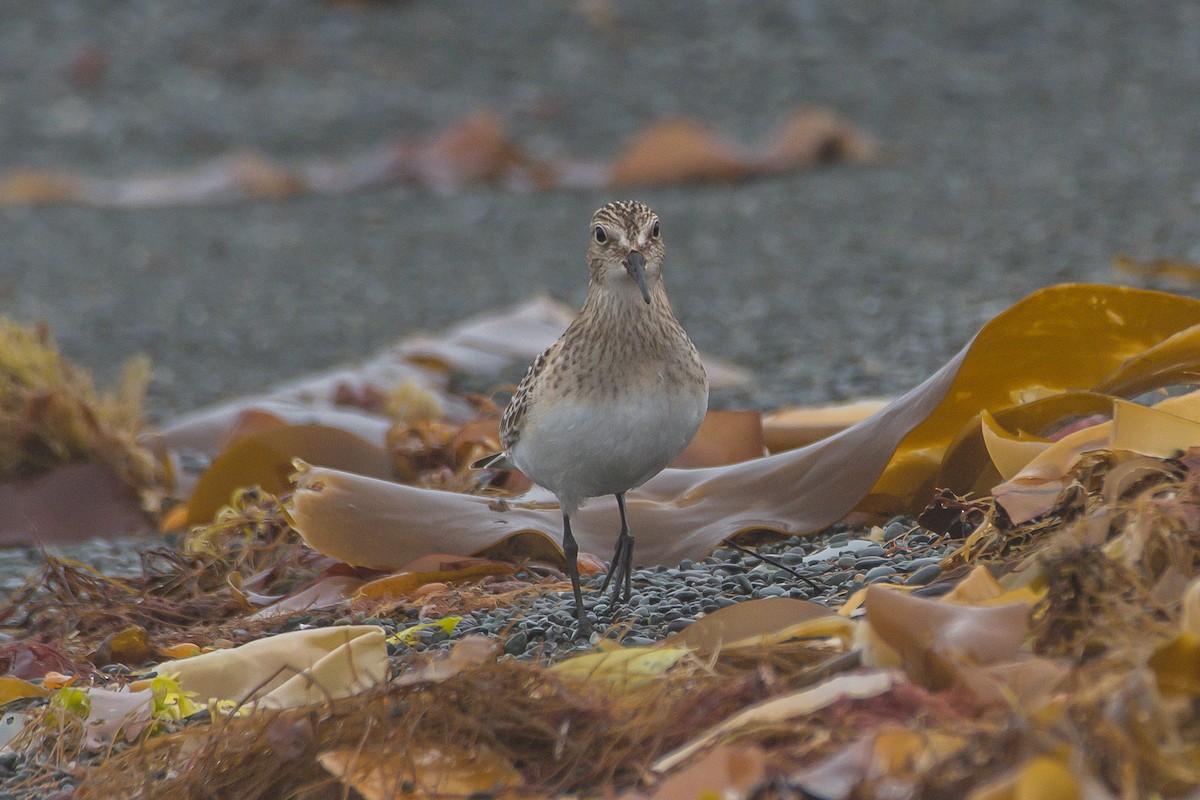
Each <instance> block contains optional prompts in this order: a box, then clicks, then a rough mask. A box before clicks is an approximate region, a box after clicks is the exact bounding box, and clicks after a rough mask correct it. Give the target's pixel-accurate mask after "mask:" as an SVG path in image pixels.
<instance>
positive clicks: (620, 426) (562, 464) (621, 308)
mask: <svg viewBox="0 0 1200 800" xmlns="http://www.w3.org/2000/svg"><path fill="white" fill-rule="evenodd" d="M590 239H591V242H590V244H589V246H588V268H589V271H590V280H589V282H588V294H587V300H586V301H585V303H584V305H583V309H582V310H581V311H580V313H579V316H578V317H577V318H576V319H575V321H574V322H572V323H571V325H570V326H569V327H568V328H567V330H566V332H565V333H563V335H562V337H561V338H560V339H559V340H558V341H557V342H555V343H554V344H552V345H551V346H550V347H549V348H547V350H546V351H545V352H544V353H542V354H541V355H540V356H538V358H537V359H536V360H535V361H534V362H533V365H532V366H531V367H530V368H529V371H528V372H527V373H526V374H525V377H524V379H522V381H521V383H520V385H519V386H518V387H517V391H516V394H514V395H513V398H512V400H511V401H510V403H509V405H508V408H507V409H506V410H505V413H504V417H503V419H502V420H501V424H500V439H501V443H502V444H503V445H504V448H505V451H504V453H501V454H498V455H497V456H493V457H490V458H488V459H483V460H481V461H480V462H479V466H481V467H507V466H516V467H517V468H518V469H520V470H521V471H522V472H524V473H525V474H526V475H528V476H529V477H530V478H531V479H533V480H534V481H535V482H537V483H538V484H540V485H542V486H544V487H546V488H547V489H549V490H550V491H552V492H554V494H555V495H556V496H557V497H558V499H559V502H560V504H561V505H562V509H563V550H564V552H565V553H566V556H567V569H568V572H570V574H571V580H572V584H573V587H574V590H575V598H576V604H577V614H578V618H579V621H580V628H581V630H585V631H586V630H587V628H588V627H589V625H588V622H587V619H586V617H585V615H584V609H583V605H582V596H581V593H580V588H579V576H578V572H577V567H576V564H575V557H576V555H577V553H578V549H577V547H576V545H575V540H574V537H573V536H572V534H571V527H570V516H571V515H572V514H573V513H574V512H575V511H576V510H577V509H578V508H579V506H580V505H582V504H583V503H584V502H585V501H586V500H587V499H588V498H589V497H597V496H599V495H605V494H612V495H615V496H616V498H617V502H618V506H619V508H620V511H621V534H620V537H619V539H618V542H617V549H616V553H615V554H614V556H613V563H612V566H611V568H610V570H609V575H608V578H607V579H606V584H605V585H606V586H607V583H608V582H609V581H613V580H615V583H614V592H615V591H619V590H620V588H621V586H622V584H623V585H624V589H625V595H626V597H628V595H629V581H630V573H631V571H632V558H633V536H632V534H631V533H630V532H629V527H628V524H627V520H626V514H625V492H626V491H627V490H628V489H632V488H634V487H637V486H640V485H641V484H642V483H645V482H646V481H647V480H649V479H650V478H651V477H653V476H654V475H655V474H657V473H658V472H660V471H661V470H662V469H663V468H664V467H666V466H667V464H669V463H670V462H671V460H672V459H674V458H675V456H676V455H678V454H679V452H680V451H681V450H683V448H684V447H685V446H687V443H688V442H689V441H691V439H692V437H693V436H694V435H695V433H696V429H697V428H698V427H699V425H700V421H701V419H703V417H704V413H705V410H706V409H707V406H708V380H707V378H706V376H705V373H704V367H703V365H702V364H701V363H700V357H699V355H698V354H697V352H696V348H695V346H694V345H693V344H692V342H691V340H690V339H689V338H688V336H687V334H686V333H685V332H684V330H683V327H682V326H681V325H680V324H679V322H678V321H677V320H676V319H675V315H674V313H673V312H672V311H671V306H670V303H669V302H668V301H667V293H666V288H665V286H664V284H663V280H662V264H663V260H664V257H665V254H666V251H665V248H664V246H663V242H662V236H661V231H660V226H659V221H658V216H657V215H656V214H655V213H654V212H653V211H652V210H650V208H649V207H647V206H646V205H645V204H643V203H640V202H637V201H632V200H626V201H619V202H615V203H609V204H608V205H606V206H604V207H603V208H601V209H600V210H598V211H597V212H596V214H595V215H594V216H593V218H592V224H591V237H590Z"/></svg>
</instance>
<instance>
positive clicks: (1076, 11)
mask: <svg viewBox="0 0 1200 800" xmlns="http://www.w3.org/2000/svg"><path fill="white" fill-rule="evenodd" d="M799 106H820V107H824V108H827V109H830V110H832V111H833V112H835V113H837V114H839V115H841V116H842V117H843V118H845V119H846V120H848V121H849V122H850V123H852V124H853V125H855V126H856V127H857V128H859V129H860V130H862V131H865V132H866V133H868V134H870V135H872V136H873V137H875V138H876V140H877V141H878V142H879V143H880V146H881V151H880V155H879V157H878V158H877V159H876V160H875V161H874V162H873V163H869V164H863V165H846V164H832V165H827V166H822V167H818V168H816V169H813V170H808V171H799V172H795V173H791V174H787V175H782V176H775V177H769V178H762V179H756V180H751V181H746V182H741V183H733V184H729V183H699V184H689V185H678V186H666V187H661V186H660V187H656V188H652V189H645V190H637V191H632V190H630V191H624V190H623V191H621V192H619V193H618V192H614V191H613V190H598V189H554V190H548V191H535V192H528V191H519V190H517V189H515V188H513V187H512V186H508V185H503V184H501V185H476V186H469V187H464V188H461V189H459V190H457V191H435V190H432V189H429V188H426V187H421V186H412V185H404V184H395V183H394V184H390V185H386V186H382V187H376V188H372V189H365V190H361V191H355V192H351V193H348V194H344V195H340V196H320V195H311V194H308V195H301V196H297V197H294V198H290V199H282V200H254V201H240V202H227V203H218V204H211V203H208V204H194V203H193V204H188V203H184V204H174V205H171V204H168V205H164V206H163V207H157V208H142V209H119V208H118V209H113V208H95V207H88V206H87V205H82V204H76V203H60V204H51V205H29V204H24V203H13V202H7V203H0V313H5V314H8V315H11V316H14V317H16V318H18V319H20V320H22V321H34V320H44V321H46V322H47V323H48V324H49V326H50V328H51V330H52V331H53V333H54V334H55V335H56V337H57V338H58V340H59V341H60V343H61V345H62V346H63V349H64V350H65V351H66V353H67V354H68V355H69V356H71V357H72V358H75V359H77V360H79V361H81V362H82V363H83V364H85V365H86V366H88V367H89V368H91V369H93V370H94V371H95V372H96V373H97V375H98V377H99V378H100V379H101V380H106V379H109V378H111V377H113V376H114V375H115V374H116V373H117V371H118V369H119V366H120V364H121V362H122V361H123V360H124V359H125V358H127V357H129V356H131V355H134V354H136V353H146V354H148V355H150V356H151V358H152V359H153V362H154V364H155V372H154V377H155V383H154V385H153V387H152V391H151V402H150V406H151V409H152V411H153V413H154V415H155V416H156V417H158V418H159V419H163V418H166V417H169V416H170V415H171V414H173V413H176V412H179V411H183V410H187V409H191V408H194V407H196V406H198V405H201V404H204V403H208V402H212V401H214V400H216V399H219V398H222V397H228V396H231V395H236V394H240V393H246V392H250V391H254V390H257V389H261V388H263V387H266V386H269V385H271V384H273V383H275V382H277V381H279V380H282V379H287V378H293V377H297V376H300V375H302V374H304V373H306V372H310V371H313V370H316V369H320V368H324V367H328V366H331V365H334V364H337V363H340V362H344V361H347V360H352V359H355V358H358V357H362V356H366V355H368V354H370V353H372V352H374V351H376V350H378V349H379V348H381V347H384V346H386V345H387V344H389V343H391V342H393V341H395V340H396V339H398V338H400V337H402V336H404V335H406V334H409V333H412V332H415V331H417V330H437V329H440V328H443V327H445V326H447V325H449V324H451V323H454V322H456V321H458V320H460V319H462V318H463V317H465V316H468V315H470V314H474V313H477V312H480V311H483V310H486V309H491V308H494V307H497V306H500V305H503V304H508V303H511V302H514V301H517V300H520V299H523V298H526V297H528V296H530V295H532V294H535V293H539V292H548V293H550V294H551V295H553V296H554V297H556V298H559V299H562V300H565V301H567V302H570V303H571V304H578V303H579V302H581V301H582V298H583V295H584V291H585V285H586V269H585V267H584V261H583V253H584V249H585V247H586V237H587V235H588V231H587V223H588V219H589V217H590V215H591V213H592V211H593V210H594V209H595V208H597V207H598V206H599V205H601V204H602V203H604V202H607V201H608V200H610V199H614V195H616V194H620V195H635V196H637V197H639V198H640V199H643V200H645V201H646V202H648V203H649V204H650V205H652V206H653V207H654V208H655V209H656V210H657V211H658V212H659V214H660V216H661V218H662V220H663V230H664V236H665V237H666V241H667V245H668V261H667V266H666V269H667V281H668V288H669V290H670V293H671V297H672V300H673V303H674V305H675V307H676V311H677V314H678V316H679V317H680V318H681V320H682V321H683V322H684V324H685V326H686V327H687V328H688V330H689V331H690V332H691V334H692V336H693V338H694V339H695V340H696V342H697V344H698V345H699V346H700V347H701V348H702V349H704V350H706V351H708V352H710V353H712V354H714V355H719V356H722V357H725V358H727V359H731V360H733V361H735V362H738V363H740V364H742V365H743V366H746V367H748V368H749V369H751V370H752V371H753V373H754V374H755V375H756V377H757V381H756V383H755V384H754V385H753V386H752V387H749V388H746V389H744V390H740V391H737V392H733V393H729V394H726V395H724V396H722V397H720V398H718V404H722V405H726V406H729V405H734V406H749V407H774V406H777V405H782V404H791V403H801V402H812V401H827V400H835V399H840V398H846V397H853V396H860V395H879V394H893V393H898V392H901V391H903V390H905V389H907V388H909V387H911V386H912V385H914V384H915V383H917V382H919V381H920V380H922V379H923V378H924V377H926V376H927V375H928V374H929V373H930V372H932V371H933V370H935V369H936V368H937V367H938V366H940V364H941V363H942V362H943V361H945V360H946V359H947V358H948V357H949V356H950V355H952V354H953V353H954V352H955V351H956V350H957V349H958V348H960V347H961V346H962V345H963V344H965V343H966V341H967V340H968V339H969V338H970V337H971V335H972V334H973V333H974V332H975V331H976V330H977V329H978V327H979V326H980V325H981V324H982V323H984V322H985V321H986V320H987V319H989V318H990V317H991V316H993V315H994V314H995V313H997V312H999V311H1001V310H1003V309H1004V308H1005V307H1007V306H1008V305H1010V304H1011V303H1012V302H1013V301H1015V300H1017V299H1019V298H1021V297H1022V296H1024V295H1025V294H1027V293H1029V292H1030V291H1032V290H1034V289H1036V288H1038V287H1041V286H1045V285H1049V284H1053V283H1058V282H1062V281H1101V282H1130V281H1144V280H1145V279H1143V278H1136V277H1131V276H1130V275H1128V274H1124V273H1119V272H1115V271H1114V270H1113V266H1112V264H1113V258H1114V256H1116V255H1118V254H1127V255H1129V256H1131V257H1133V258H1135V259H1141V260H1152V259H1159V258H1172V259H1185V260H1191V261H1200V214H1198V212H1200V4H1196V3H1194V2H1163V3H1155V4H1154V5H1153V7H1152V8H1151V7H1148V6H1146V5H1145V4H1142V3H1138V2H1132V1H1131V2H1110V3H1096V2H1070V1H1069V0H1049V1H1048V2H1028V1H1026V2H1022V1H1021V0H996V2H989V3H959V2H934V3H929V2H883V1H881V0H861V1H855V0H824V1H822V0H796V1H795V2H761V1H753V2H751V1H747V2H733V1H732V0H720V1H719V2H718V1H714V2H707V3H704V2H656V3H640V2H633V1H632V0H631V1H630V2H621V1H620V0H557V2H554V1H551V0H507V1H506V2H470V1H469V0H464V1H463V2H448V1H447V0H406V1H403V2H365V1H364V2H331V1H329V0H279V1H278V2H254V3H250V2H246V0H203V2H183V1H182V0H136V1H134V0H128V1H127V2H115V1H114V2H100V1H99V0H55V1H54V2H47V3H7V4H5V5H4V8H3V12H2V14H0V173H5V174H11V173H13V172H14V171H16V170H35V171H42V172H48V173H49V172H70V173H80V174H85V175H90V176H96V177H99V178H112V179H121V178H123V177H133V176H144V175H146V174H148V173H155V172H159V171H168V172H169V171H172V170H174V171H180V170H188V169H192V168H194V167H195V166H196V165H198V164H201V163H204V162H206V161H209V160H211V159H213V158H217V157H220V156H224V155H227V154H229V153H233V152H238V151H245V150H248V149H249V150H254V151H258V152H260V153H263V154H265V155H266V156H268V157H269V158H271V159H273V160H275V161H278V162H281V163H285V164H286V163H291V162H298V161H313V160H320V159H331V160H334V161H348V160H352V159H354V158H355V157H356V156H358V155H360V154H363V153H367V152H371V151H373V150H375V149H377V148H378V147H379V146H380V145H381V144H385V143H387V142H389V141H395V140H403V139H409V138H420V137H425V136H430V135H433V134H435V133H436V132H437V131H439V130H442V129H444V128H445V127H446V126H448V125H451V124H453V123H454V122H456V121H457V120H461V119H463V118H464V117H467V116H469V115H470V114H472V113H475V112H478V111H481V110H490V111H491V112H493V113H494V114H496V115H497V116H498V117H499V119H500V120H501V121H502V122H503V124H504V126H505V128H506V129H507V130H508V132H509V133H510V134H511V135H512V136H513V137H514V138H515V139H516V140H518V141H520V143H521V145H522V147H524V148H525V149H526V150H527V151H529V152H530V153H531V154H533V155H535V156H537V157H539V158H550V159H553V158H557V157H561V156H564V155H566V154H570V155H572V156H577V157H584V158H593V159H597V160H603V159H608V158H611V157H613V156H614V154H616V153H618V152H620V150H621V149H622V148H623V147H624V146H625V145H626V144H627V143H628V142H629V141H630V139H631V138H632V137H633V136H634V135H635V134H636V133H637V132H638V131H639V130H641V129H643V128H644V127H645V126H646V125H648V124H649V123H651V122H653V121H655V120H660V119H663V118H670V117H689V118H694V119H696V120H700V121H703V122H704V123H706V124H707V125H709V126H711V127H713V128H715V129H717V130H719V131H721V132H723V133H724V134H725V135H727V136H728V137H729V138H730V139H732V140H735V141H738V142H745V143H755V142H761V141H763V140H764V139H765V138H766V137H768V136H769V134H770V131H771V130H772V129H773V128H774V127H775V126H776V125H778V124H779V123H780V122H781V121H782V120H783V119H785V118H786V117H787V115H789V114H790V113H792V112H793V111H794V110H795V109H796V108H797V107H799ZM1185 291H1191V289H1190V288H1185Z"/></svg>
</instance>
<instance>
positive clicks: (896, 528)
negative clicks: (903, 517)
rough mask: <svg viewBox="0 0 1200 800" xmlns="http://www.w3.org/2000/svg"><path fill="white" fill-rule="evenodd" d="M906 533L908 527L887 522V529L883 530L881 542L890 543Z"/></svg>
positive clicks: (901, 523)
mask: <svg viewBox="0 0 1200 800" xmlns="http://www.w3.org/2000/svg"><path fill="white" fill-rule="evenodd" d="M906 533H908V525H906V524H905V523H903V522H898V521H895V520H893V521H892V522H889V523H888V524H887V527H885V528H884V529H883V540H884V541H885V542H890V541H893V540H894V539H899V538H900V537H901V536H903V535H904V534H906Z"/></svg>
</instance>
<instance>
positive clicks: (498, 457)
mask: <svg viewBox="0 0 1200 800" xmlns="http://www.w3.org/2000/svg"><path fill="white" fill-rule="evenodd" d="M557 348H558V342H555V343H554V344H552V345H550V346H549V347H547V348H546V349H545V350H544V351H543V352H542V353H541V355H539V356H538V357H537V358H535V359H534V360H533V363H532V364H530V365H529V369H528V370H526V372H525V377H524V378H522V379H521V382H520V383H519V384H517V390H516V391H515V392H513V396H512V399H511V400H509V401H508V407H507V408H505V409H504V416H502V417H501V418H500V444H502V445H504V450H505V452H503V453H492V454H491V455H487V456H484V457H483V458H480V459H478V460H476V461H474V462H472V463H471V469H515V468H516V465H515V464H513V461H512V459H511V458H510V457H509V455H508V453H509V451H511V450H512V448H513V445H515V444H516V443H517V440H518V439H520V438H521V423H522V422H524V421H525V415H526V414H527V413H529V406H530V404H531V403H532V401H533V386H534V383H535V382H536V381H537V377H538V375H540V374H541V373H542V370H543V369H544V368H545V366H546V363H547V362H548V361H549V360H550V356H551V354H552V353H553V352H554V350H555V349H557Z"/></svg>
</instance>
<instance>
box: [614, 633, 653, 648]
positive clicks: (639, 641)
mask: <svg viewBox="0 0 1200 800" xmlns="http://www.w3.org/2000/svg"><path fill="white" fill-rule="evenodd" d="M621 644H623V645H625V646H627V647H649V646H650V645H652V644H654V640H653V639H651V638H649V637H647V636H626V637H625V638H624V639H623V640H622V641H621Z"/></svg>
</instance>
